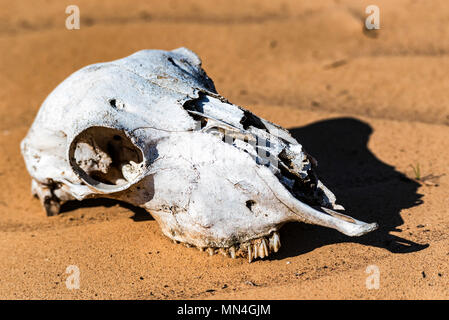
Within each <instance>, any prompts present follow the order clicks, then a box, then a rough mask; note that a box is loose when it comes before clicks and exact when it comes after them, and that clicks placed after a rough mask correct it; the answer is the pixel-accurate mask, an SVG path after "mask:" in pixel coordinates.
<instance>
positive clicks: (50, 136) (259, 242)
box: [21, 48, 377, 262]
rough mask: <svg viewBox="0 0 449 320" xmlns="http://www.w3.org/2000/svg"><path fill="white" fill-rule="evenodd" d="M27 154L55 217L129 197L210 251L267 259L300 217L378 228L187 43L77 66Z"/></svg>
mask: <svg viewBox="0 0 449 320" xmlns="http://www.w3.org/2000/svg"><path fill="white" fill-rule="evenodd" d="M21 149H22V154H23V156H24V158H25V162H26V166H27V169H28V171H29V173H30V175H31V176H32V192H33V194H34V195H36V196H37V197H38V198H39V199H40V200H41V202H42V204H43V206H44V208H45V210H46V211H47V214H48V215H55V214H57V213H58V212H59V208H60V205H61V204H62V203H64V202H65V201H68V200H75V199H76V200H83V199H86V198H96V197H103V198H104V197H107V198H113V199H118V200H121V201H126V202H129V203H131V204H133V205H136V206H140V207H143V208H145V209H146V210H148V211H149V212H150V213H151V214H152V215H153V217H154V218H155V219H156V220H157V222H158V223H159V225H160V227H161V228H162V231H163V233H164V234H165V235H166V236H167V237H169V238H171V239H173V240H175V241H179V242H182V243H185V244H187V245H192V246H196V247H198V248H200V249H207V251H208V252H209V253H210V254H213V253H214V252H221V253H223V254H226V255H229V256H231V257H233V258H234V257H236V256H244V257H247V258H248V260H249V261H250V262H251V260H252V259H254V258H264V257H266V256H268V255H269V254H270V253H272V252H276V251H277V250H278V249H279V247H280V239H279V233H278V230H279V228H280V227H281V226H282V225H283V224H285V223H286V222H289V221H302V222H306V223H311V224H317V225H321V226H326V227H330V228H334V229H337V230H338V231H340V232H342V233H344V234H346V235H349V236H360V235H363V234H365V233H367V232H369V231H372V230H374V229H376V228H377V224H375V223H371V224H367V223H364V222H361V221H358V220H356V219H354V218H351V217H349V216H346V215H343V214H342V213H339V212H337V211H335V210H343V207H342V206H340V205H338V204H336V199H335V196H334V194H333V193H332V192H331V191H330V190H328V189H327V188H326V187H325V186H324V184H323V183H322V182H321V181H320V180H319V179H318V178H317V176H316V174H315V172H314V168H315V166H316V161H315V160H314V159H313V158H312V157H311V156H310V155H308V154H307V153H306V152H305V151H304V150H303V148H302V146H301V145H300V144H299V143H298V142H297V141H296V140H295V139H294V138H293V137H292V136H291V135H290V134H289V132H288V131H287V130H285V129H283V128H281V127H280V126H277V125H275V124H273V123H271V122H269V121H267V120H264V119H261V118H259V117H257V116H255V115H254V114H253V113H251V112H250V111H248V110H245V109H243V108H241V107H239V106H236V105H234V104H232V103H230V102H229V101H227V100H226V99H225V98H223V97H221V96H220V95H219V94H218V93H217V92H216V90H215V87H214V84H213V82H212V81H211V79H210V78H208V76H207V75H206V73H205V72H204V71H203V69H202V68H201V61H200V59H199V57H198V56H197V55H196V54H194V53H193V52H192V51H190V50H188V49H185V48H179V49H176V50H173V51H161V50H142V51H139V52H136V53H134V54H133V55H131V56H128V57H126V58H123V59H120V60H116V61H112V62H108V63H98V64H94V65H90V66H87V67H85V68H82V69H81V70H79V71H77V72H75V73H74V74H72V75H71V76H69V77H68V78H67V79H66V80H65V81H63V82H62V83H61V84H60V85H59V86H58V87H57V88H56V89H55V90H54V91H53V92H52V93H51V94H50V95H49V96H48V97H47V98H46V100H45V101H44V103H43V104H42V106H41V108H40V110H39V112H38V114H37V116H36V119H35V121H34V123H33V125H32V126H31V128H30V130H29V132H28V134H27V136H26V137H25V139H24V140H23V141H22V144H21Z"/></svg>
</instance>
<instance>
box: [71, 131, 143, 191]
mask: <svg viewBox="0 0 449 320" xmlns="http://www.w3.org/2000/svg"><path fill="white" fill-rule="evenodd" d="M69 152H70V154H69V157H70V158H69V159H70V164H71V165H72V168H73V169H74V171H75V172H76V173H77V174H78V175H79V176H80V178H81V179H83V180H84V181H85V182H86V183H87V184H89V185H92V186H94V187H96V188H97V189H98V188H104V189H107V190H110V191H117V190H115V189H116V188H117V187H122V186H127V185H129V184H130V183H133V182H136V180H137V179H138V177H140V176H141V174H142V173H143V169H144V162H143V160H144V158H143V154H142V151H141V150H140V149H139V148H138V147H137V146H136V145H134V144H133V142H132V141H131V139H130V138H129V137H128V136H127V135H126V134H125V132H123V131H121V130H117V129H112V128H106V127H98V126H95V127H90V128H88V129H86V130H84V131H82V132H81V133H80V134H78V136H76V137H75V139H73V141H72V143H71V145H70V151H69Z"/></svg>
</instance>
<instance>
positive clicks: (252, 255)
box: [185, 232, 281, 262]
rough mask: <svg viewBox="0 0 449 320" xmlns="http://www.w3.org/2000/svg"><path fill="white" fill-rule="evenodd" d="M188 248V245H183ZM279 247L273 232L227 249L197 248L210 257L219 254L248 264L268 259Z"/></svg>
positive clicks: (276, 235)
mask: <svg viewBox="0 0 449 320" xmlns="http://www.w3.org/2000/svg"><path fill="white" fill-rule="evenodd" d="M185 245H186V246H188V247H190V245H188V244H185ZM280 247H281V238H280V236H279V233H278V232H273V233H272V234H271V235H270V236H265V237H260V238H257V239H253V240H250V241H247V242H245V243H241V244H238V245H234V246H231V247H229V248H211V247H208V248H198V249H199V250H200V251H206V252H207V253H208V254H209V255H210V256H213V255H214V254H216V253H220V254H222V255H224V256H225V257H231V258H232V259H235V258H237V257H246V258H247V259H248V262H251V261H253V260H255V259H257V258H261V259H263V258H265V257H268V256H269V255H270V254H271V253H273V252H278V251H279V248H280Z"/></svg>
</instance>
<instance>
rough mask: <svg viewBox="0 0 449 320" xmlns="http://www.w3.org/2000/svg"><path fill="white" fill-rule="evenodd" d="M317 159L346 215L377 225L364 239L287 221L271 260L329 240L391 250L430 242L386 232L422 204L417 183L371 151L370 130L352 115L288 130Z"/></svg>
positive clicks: (322, 175) (409, 249)
mask: <svg viewBox="0 0 449 320" xmlns="http://www.w3.org/2000/svg"><path fill="white" fill-rule="evenodd" d="M289 131H290V133H291V134H292V135H293V137H294V138H296V139H297V140H298V142H299V143H301V144H302V145H303V146H304V149H305V150H306V151H307V152H308V153H310V154H311V155H312V156H313V157H314V158H316V160H317V161H318V168H317V172H318V176H319V177H320V179H321V180H322V181H323V183H324V184H325V185H326V186H327V187H329V189H330V190H332V191H333V192H334V193H335V195H336V197H337V200H338V201H337V203H339V204H341V205H343V206H344V207H345V209H346V212H347V214H348V215H350V216H352V217H354V218H356V219H358V220H362V221H364V222H377V223H378V224H379V229H378V230H376V231H374V232H371V233H368V234H366V235H364V236H362V237H355V238H353V237H348V236H345V235H343V234H341V233H339V232H338V231H335V230H333V229H328V228H324V227H319V226H314V225H307V224H303V223H289V224H286V225H285V226H284V227H283V228H282V229H281V239H283V241H282V244H283V248H282V250H281V251H280V252H279V254H277V255H276V256H274V257H273V258H274V259H283V258H286V257H290V256H297V255H299V254H302V253H306V252H309V251H312V250H314V249H315V248H318V247H322V246H325V245H328V244H332V243H343V242H353V243H360V244H364V245H370V246H376V247H380V248H385V249H387V250H389V251H390V252H393V253H408V252H415V251H419V250H422V249H424V248H427V247H428V244H418V243H415V242H413V241H410V240H407V239H404V238H401V237H399V236H395V235H391V234H389V232H390V231H399V230H398V229H397V228H396V227H398V226H400V225H402V224H403V220H402V218H401V216H400V212H401V210H402V209H407V208H411V207H414V206H417V205H420V204H422V203H423V201H422V200H421V197H422V195H421V194H419V193H417V190H418V188H419V186H420V185H419V184H418V183H417V182H415V181H413V180H411V179H409V178H407V177H406V176H405V175H404V174H403V173H401V172H398V171H396V170H395V168H394V167H393V166H390V165H388V164H386V163H384V162H382V161H381V160H379V159H378V158H376V156H375V155H374V154H373V153H371V151H370V150H369V149H368V147H367V143H368V140H369V136H370V135H371V133H372V132H373V130H372V128H371V127H370V126H369V125H368V124H367V123H364V122H362V121H360V120H357V119H354V118H336V119H330V120H324V121H319V122H316V123H312V124H310V125H307V126H305V127H299V128H293V129H290V130H289Z"/></svg>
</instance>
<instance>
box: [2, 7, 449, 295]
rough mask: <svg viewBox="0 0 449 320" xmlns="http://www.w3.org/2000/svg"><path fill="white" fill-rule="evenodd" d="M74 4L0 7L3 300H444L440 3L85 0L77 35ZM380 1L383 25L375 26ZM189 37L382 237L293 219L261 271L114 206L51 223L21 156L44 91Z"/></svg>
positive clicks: (207, 62) (445, 159)
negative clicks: (74, 278) (91, 68)
mask: <svg viewBox="0 0 449 320" xmlns="http://www.w3.org/2000/svg"><path fill="white" fill-rule="evenodd" d="M72 2H73V1H57V0H54V1H45V0H35V1H3V0H2V1H1V4H0V8H1V9H0V52H1V53H0V298H3V299H17V298H25V299H329V298H330V299H390V298H393V299H429V298H432V299H447V298H449V264H448V261H449V241H448V238H449V234H448V233H449V232H448V231H449V73H448V70H449V55H448V54H449V4H448V3H447V1H446V0H441V1H436V0H432V1H417V0H415V1H412V0H407V1H405V0H397V1H391V0H390V1H388V0H385V1H380V0H376V1H371V0H370V1H343V0H341V1H337V0H336V1H295V0H292V1H272V0H250V1H241V0H231V1H229V0H226V1H224V0H221V1H199V0H198V1H185V0H176V1H174V0H171V1H157V2H156V1H154V2H150V1H121V0H114V1H106V0H105V1H95V2H94V1H88V0H79V1H76V2H77V3H76V4H77V5H78V6H79V8H80V12H81V28H80V30H67V29H66V27H65V20H66V18H67V16H68V14H66V13H65V9H66V7H67V6H68V5H71V4H73V3H72ZM370 4H376V5H378V6H379V8H380V24H381V29H380V30H371V31H368V30H366V29H364V20H365V18H366V16H367V14H366V13H365V8H366V6H367V5H370ZM180 46H185V47H188V48H190V49H192V50H194V51H195V52H196V53H198V55H199V56H200V57H201V58H202V60H203V67H204V69H205V70H206V71H207V73H208V74H209V76H210V77H211V78H212V79H214V81H215V86H216V87H217V90H218V92H219V93H221V94H222V95H223V96H225V97H227V98H228V99H229V100H230V101H231V102H233V103H235V104H238V105H241V106H244V107H246V108H248V109H250V110H251V111H253V112H255V113H256V114H257V115H259V116H261V117H264V118H266V119H268V120H270V121H273V122H275V123H278V124H280V125H282V126H284V127H286V128H289V129H290V130H291V133H292V134H293V135H294V137H296V138H297V139H298V140H299V142H300V143H302V144H303V145H304V147H305V149H306V150H307V151H308V152H309V153H310V154H312V155H313V156H314V157H315V158H316V159H317V160H318V163H319V167H318V173H319V176H320V177H321V178H322V180H323V181H324V182H325V183H326V185H327V186H328V187H329V188H330V189H331V190H333V191H334V192H335V193H336V195H337V198H338V200H339V202H340V203H341V204H343V205H344V206H345V207H346V210H347V213H348V214H349V215H351V216H353V217H355V218H357V219H359V220H362V221H366V222H374V221H376V222H378V223H379V225H380V228H379V230H377V231H375V232H372V233H370V234H368V235H366V236H363V237H361V238H350V237H346V236H344V235H342V234H340V233H338V232H337V231H334V230H330V229H326V228H321V227H317V226H311V225H305V224H300V223H290V224H287V225H285V226H284V227H283V228H282V229H281V232H280V235H281V241H282V248H281V250H280V251H279V252H278V253H277V254H275V255H272V256H271V257H270V259H264V260H257V261H254V262H253V263H251V264H249V263H248V261H247V260H245V259H236V260H232V259H230V258H226V257H223V256H221V255H215V256H212V257H210V256H208V255H207V254H206V253H204V252H200V251H199V250H197V249H195V248H186V247H184V246H183V245H181V244H174V243H173V242H171V241H170V240H169V239H168V238H166V237H165V236H164V235H163V234H162V233H161V231H160V229H159V227H158V225H157V223H156V221H155V220H153V219H152V218H151V215H150V214H148V213H146V212H145V211H144V210H143V209H139V208H134V207H131V206H128V205H126V204H122V203H117V202H114V201H107V200H95V201H94V200H88V201H85V202H71V203H68V204H66V205H64V206H63V210H62V211H63V212H62V214H60V215H59V216H56V217H46V216H45V214H44V211H43V210H42V207H41V205H40V203H39V201H38V200H37V199H35V198H33V197H32V196H31V193H30V181H31V179H30V176H29V175H28V173H27V171H26V169H25V166H24V162H23V159H22V156H21V154H20V150H19V143H20V141H21V139H22V138H23V137H24V136H25V134H26V132H27V130H28V128H29V126H30V125H31V123H32V121H33V119H34V117H35V115H36V112H37V111H38V108H39V106H40V104H41V103H42V101H43V100H44V99H45V97H46V96H47V95H48V94H49V93H50V92H51V90H53V89H54V88H55V86H56V85H57V84H59V83H60V82H61V81H62V80H64V79H65V78H66V77H67V76H69V75H70V74H71V73H72V72H74V71H76V70H78V69H79V68H81V67H83V66H85V65H88V64H92V63H96V62H103V61H110V60H113V59H117V58H121V57H124V56H127V55H129V54H131V53H133V52H135V51H138V50H141V49H164V50H171V49H174V48H177V47H180ZM418 165H419V169H420V170H419V171H420V172H419V175H418V172H416V171H417V167H418ZM414 168H415V169H414ZM417 177H418V178H420V179H418V180H417V179H416V178H417ZM174 183H176V182H174ZM69 265H76V266H77V267H78V268H79V270H80V289H78V290H76V289H74V290H68V289H67V288H66V279H67V277H68V274H67V273H66V268H67V267H68V266H69ZM370 265H375V266H377V267H378V268H379V271H380V286H379V289H377V290H376V289H371V290H369V289H367V287H366V279H367V277H368V276H369V274H367V273H366V270H367V267H368V266H370Z"/></svg>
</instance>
